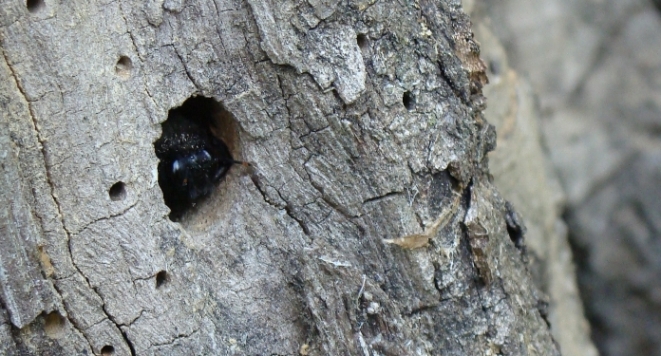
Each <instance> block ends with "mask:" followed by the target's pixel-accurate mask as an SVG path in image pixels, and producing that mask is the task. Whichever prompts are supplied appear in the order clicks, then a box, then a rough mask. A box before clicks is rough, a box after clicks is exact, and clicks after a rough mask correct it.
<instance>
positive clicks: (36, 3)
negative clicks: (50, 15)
mask: <svg viewBox="0 0 661 356" xmlns="http://www.w3.org/2000/svg"><path fill="white" fill-rule="evenodd" d="M25 6H26V7H27V8H28V11H30V12H31V13H33V14H34V13H36V12H38V11H40V10H41V9H43V8H44V7H46V4H45V3H44V0H27V1H26V3H25Z"/></svg>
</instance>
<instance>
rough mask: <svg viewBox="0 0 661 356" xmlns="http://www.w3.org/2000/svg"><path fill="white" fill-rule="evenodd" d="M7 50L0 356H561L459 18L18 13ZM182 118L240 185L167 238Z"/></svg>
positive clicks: (3, 18)
mask: <svg viewBox="0 0 661 356" xmlns="http://www.w3.org/2000/svg"><path fill="white" fill-rule="evenodd" d="M0 39H1V40H2V42H1V44H2V53H3V60H2V61H0V71H1V72H2V74H1V77H2V78H3V80H2V83H1V84H0V100H1V101H0V102H1V103H2V107H3V109H2V113H1V114H2V116H1V119H0V124H1V125H2V129H1V131H0V132H1V135H0V140H2V144H1V146H0V147H1V149H2V152H1V153H2V154H1V155H0V159H1V160H2V165H1V166H0V167H1V168H2V170H3V175H2V177H3V179H2V188H3V189H2V190H1V191H0V202H1V203H0V204H1V205H0V211H1V212H2V215H1V216H0V222H1V225H0V226H1V227H2V234H1V235H0V246H1V250H0V287H1V288H2V290H1V294H0V297H1V300H2V309H1V310H0V311H1V312H2V313H1V314H0V350H2V352H4V353H7V354H40V355H47V354H50V355H73V354H104V355H108V354H116V355H152V354H153V355H161V354H163V355H223V354H237V355H241V354H259V355H262V354H301V355H409V354H410V355H413V354H415V355H423V354H429V355H439V354H442V355H484V354H487V355H488V354H491V355H497V354H507V355H556V354H559V353H558V351H557V348H556V346H555V343H554V341H553V339H552V337H551V334H550V332H549V328H548V325H547V322H546V321H545V320H544V318H545V312H544V310H543V303H540V302H539V300H540V299H543V298H542V297H541V296H540V295H539V293H538V291H537V289H536V287H534V285H535V284H534V283H531V277H530V274H529V273H528V271H527V269H526V264H525V262H524V259H525V254H524V253H523V252H522V251H523V250H524V249H522V248H521V246H520V245H519V246H518V248H517V246H516V244H515V242H520V240H519V239H518V238H517V236H515V235H516V234H513V235H512V236H510V235H509V234H508V228H509V229H510V232H511V230H512V224H515V225H516V218H515V216H514V215H513V214H514V213H513V212H512V210H511V208H509V207H508V205H507V204H506V203H505V202H504V200H503V199H502V198H500V196H499V194H498V193H497V191H496V189H495V188H494V187H493V185H492V182H491V178H490V176H489V172H488V167H487V160H486V153H487V152H488V151H489V150H492V149H493V147H494V145H495V131H494V130H493V127H492V126H491V125H489V124H488V123H487V122H486V121H485V120H484V118H483V117H482V110H483V109H484V102H485V101H484V98H483V96H482V93H481V88H482V86H483V85H484V84H485V81H486V76H485V73H484V69H485V68H484V65H483V63H482V62H481V61H480V59H479V48H478V46H477V44H476V43H475V42H474V41H473V39H472V32H471V29H470V23H469V20H468V17H467V16H466V15H465V14H464V13H463V11H462V9H461V6H460V3H459V2H457V1H419V2H397V1H373V0H361V1H355V2H349V3H347V2H339V1H331V0H324V1H322V0H308V1H307V2H301V1H279V0H270V1H260V0H249V1H247V2H244V1H223V0H217V1H215V2H206V1H205V2H184V1H177V0H165V1H159V0H154V1H147V2H144V3H143V2H130V1H112V2H104V3H97V4H88V3H87V2H82V1H78V2H67V3H55V2H51V1H45V2H43V1H39V0H35V1H28V2H27V6H26V3H24V2H17V1H13V2H11V3H8V4H5V5H3V7H2V10H1V11H0ZM194 96H203V97H207V98H212V99H213V100H216V101H217V102H218V103H219V108H218V110H217V112H214V113H213V114H216V115H217V116H218V121H217V122H218V124H219V132H217V134H218V136H219V137H221V138H223V139H224V141H225V142H226V143H227V144H228V145H229V147H230V150H231V151H232V155H233V157H234V158H236V159H240V160H244V161H246V162H249V163H250V167H241V166H235V167H233V168H232V169H231V170H230V173H229V174H228V175H227V176H226V177H225V178H224V179H223V181H222V182H221V183H220V184H219V185H218V187H217V188H216V189H215V191H214V192H213V193H212V194H211V196H209V197H208V198H207V199H205V200H203V201H202V202H200V203H199V204H197V205H195V206H194V207H193V208H192V209H190V210H189V211H188V212H187V213H186V214H185V215H184V216H183V217H182V218H181V219H180V220H179V221H178V222H173V221H171V220H170V219H169V218H168V213H169V210H168V207H167V206H166V205H165V204H164V201H163V195H162V191H161V188H160V187H159V183H158V174H157V168H156V167H157V165H158V158H157V157H156V155H155V152H154V146H153V143H154V141H155V140H156V139H157V138H158V137H159V136H160V135H161V123H162V122H164V121H165V120H166V119H167V117H168V112H169V110H170V109H173V108H176V107H178V106H180V105H182V104H183V103H184V102H185V101H186V100H187V99H188V98H191V97H194Z"/></svg>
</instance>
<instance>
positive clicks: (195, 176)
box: [154, 97, 240, 221]
mask: <svg viewBox="0 0 661 356" xmlns="http://www.w3.org/2000/svg"><path fill="white" fill-rule="evenodd" d="M162 127H163V134H162V135H161V137H160V138H159V139H158V140H156V142H155V143H154V149H155V151H156V156H157V157H158V158H159V160H160V161H159V164H158V183H159V186H160V187H161V190H162V191H163V199H164V201H165V204H166V205H167V206H168V207H169V208H170V216H169V217H170V220H172V221H181V220H182V218H183V217H184V216H185V214H186V213H187V212H189V211H190V210H191V208H193V207H194V206H195V205H196V204H197V203H199V202H201V201H202V200H204V199H206V198H207V197H208V196H209V195H210V194H211V193H212V191H213V190H214V189H215V187H216V186H217V184H219V183H220V182H221V181H222V178H223V177H224V176H225V175H226V174H227V172H228V171H229V169H230V168H231V166H232V165H233V164H235V163H240V162H237V161H235V160H234V158H233V157H232V154H231V150H230V148H235V145H236V126H235V122H234V118H233V117H232V115H231V114H230V113H229V112H228V111H227V110H225V109H224V108H223V106H222V105H221V104H220V103H218V102H217V101H215V100H214V99H211V98H205V97H193V98H190V99H188V100H186V102H184V104H183V105H182V106H180V107H178V108H174V109H172V110H170V112H169V113H168V119H167V120H166V121H165V122H163V124H162Z"/></svg>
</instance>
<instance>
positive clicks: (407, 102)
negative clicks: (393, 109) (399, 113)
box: [402, 91, 415, 111]
mask: <svg viewBox="0 0 661 356" xmlns="http://www.w3.org/2000/svg"><path fill="white" fill-rule="evenodd" d="M402 104H404V107H405V108H406V110H408V111H412V110H413V109H415V98H414V97H413V94H411V92H410V91H407V92H404V95H402Z"/></svg>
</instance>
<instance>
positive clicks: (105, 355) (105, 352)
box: [101, 345, 115, 356]
mask: <svg viewBox="0 0 661 356" xmlns="http://www.w3.org/2000/svg"><path fill="white" fill-rule="evenodd" d="M114 354H115V348H114V347H112V346H111V345H106V346H104V347H102V348H101V356H110V355H114Z"/></svg>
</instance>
